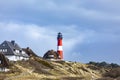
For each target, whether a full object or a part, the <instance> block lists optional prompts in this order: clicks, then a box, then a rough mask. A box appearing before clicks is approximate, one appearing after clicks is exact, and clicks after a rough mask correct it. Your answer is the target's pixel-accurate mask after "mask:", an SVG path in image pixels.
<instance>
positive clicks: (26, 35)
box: [0, 22, 84, 56]
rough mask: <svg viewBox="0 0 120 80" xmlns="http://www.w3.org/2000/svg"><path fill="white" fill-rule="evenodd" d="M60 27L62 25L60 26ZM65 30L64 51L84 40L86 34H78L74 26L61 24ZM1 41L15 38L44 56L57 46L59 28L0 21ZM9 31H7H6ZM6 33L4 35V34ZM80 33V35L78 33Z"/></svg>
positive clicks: (69, 50) (71, 48) (67, 51)
mask: <svg viewBox="0 0 120 80" xmlns="http://www.w3.org/2000/svg"><path fill="white" fill-rule="evenodd" d="M59 27H60V26H59ZM60 28H61V30H63V36H64V38H63V48H64V53H65V54H66V55H67V53H69V52H71V51H72V50H73V48H74V47H75V46H76V45H77V43H82V42H83V41H84V36H82V35H81V34H78V33H79V32H78V31H77V30H76V27H74V26H66V28H65V26H61V27H60ZM0 30H1V31H3V32H0V36H1V39H0V42H2V41H3V40H13V39H15V40H16V41H18V43H21V44H20V45H22V46H24V47H27V46H30V47H31V48H32V49H33V50H34V51H35V52H37V53H38V54H39V55H40V56H42V55H43V54H44V53H45V52H46V51H47V50H49V49H54V50H56V48H57V39H56V37H57V33H58V32H59V29H55V28H54V27H51V28H49V27H46V26H38V25H35V24H16V23H2V22H1V23H0ZM6 32H7V33H6ZM3 34H4V35H3ZM76 34H78V35H76Z"/></svg>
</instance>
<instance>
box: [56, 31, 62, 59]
mask: <svg viewBox="0 0 120 80" xmlns="http://www.w3.org/2000/svg"><path fill="white" fill-rule="evenodd" d="M62 39H63V37H62V33H60V32H59V33H58V36H57V43H58V44H57V52H58V54H59V58H60V59H63V49H62Z"/></svg>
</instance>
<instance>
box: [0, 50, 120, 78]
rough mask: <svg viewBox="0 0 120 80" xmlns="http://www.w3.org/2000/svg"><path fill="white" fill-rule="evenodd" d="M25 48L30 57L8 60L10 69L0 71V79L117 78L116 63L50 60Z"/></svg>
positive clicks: (117, 67)
mask: <svg viewBox="0 0 120 80" xmlns="http://www.w3.org/2000/svg"><path fill="white" fill-rule="evenodd" d="M25 50H26V51H28V53H29V55H31V57H30V59H29V60H27V61H25V60H22V61H17V62H10V63H9V69H10V71H9V72H0V80H114V79H116V80H119V76H120V68H119V66H118V65H116V64H107V63H105V62H102V63H95V62H90V63H88V64H82V63H78V62H70V61H62V60H59V61H51V60H45V59H43V58H41V57H38V56H36V54H35V53H34V54H33V51H32V50H30V49H28V50H27V49H25ZM102 77H103V78H102Z"/></svg>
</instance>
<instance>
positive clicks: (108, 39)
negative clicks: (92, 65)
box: [0, 0, 120, 62]
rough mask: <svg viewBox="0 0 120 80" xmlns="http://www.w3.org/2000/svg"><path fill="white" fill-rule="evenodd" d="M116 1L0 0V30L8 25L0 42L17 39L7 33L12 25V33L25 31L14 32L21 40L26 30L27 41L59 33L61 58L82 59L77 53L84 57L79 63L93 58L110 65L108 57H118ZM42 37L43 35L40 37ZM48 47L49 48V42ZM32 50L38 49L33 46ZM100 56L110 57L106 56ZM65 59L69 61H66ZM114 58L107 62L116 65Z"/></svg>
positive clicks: (117, 6) (117, 10) (119, 33)
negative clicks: (61, 35) (62, 38)
mask: <svg viewBox="0 0 120 80" xmlns="http://www.w3.org/2000/svg"><path fill="white" fill-rule="evenodd" d="M119 2H120V1H112V0H97V1H96V0H74V1H73V0H59V1H58V0H19V1H18V0H9V1H8V0H0V22H1V24H0V28H1V29H4V28H3V27H2V26H8V27H7V28H8V33H10V35H9V36H8V35H7V34H5V31H6V30H3V31H1V34H5V35H4V36H3V38H1V39H0V40H4V39H12V38H13V39H17V40H19V39H21V38H19V37H17V36H15V37H13V34H14V33H15V31H12V30H11V29H10V30H9V28H11V27H12V26H14V27H12V29H13V30H14V29H18V27H20V26H21V28H20V29H19V30H22V29H26V30H27V31H26V33H17V34H18V36H21V37H22V38H25V37H26V35H27V32H29V31H30V33H31V36H28V38H32V40H36V39H38V41H39V38H40V37H41V38H43V39H48V38H49V37H48V36H50V35H48V34H49V33H48V32H49V30H51V32H53V33H54V36H56V33H57V32H59V31H61V32H63V33H64V38H65V39H64V46H65V49H66V50H65V52H66V55H65V59H67V60H75V59H74V58H73V57H71V56H69V55H68V54H69V53H71V55H73V56H74V57H76V58H77V59H76V60H78V61H79V59H80V60H82V59H81V58H78V54H79V56H80V57H84V59H83V60H82V61H84V62H86V61H90V60H96V59H98V60H100V61H102V60H106V61H109V62H111V61H110V59H109V58H112V57H111V56H113V54H114V57H115V56H118V55H119V54H118V53H119V52H120V51H119V48H120V46H119V39H120V37H119V36H120V27H119V25H120V23H119V22H120V14H119V13H120V10H119V8H120V5H119ZM11 22H12V24H11ZM10 24H11V25H12V26H11V25H10ZM21 24H23V25H21ZM16 26H18V27H16ZM28 26H29V29H28ZM31 26H32V27H31ZM36 26H37V27H36ZM24 27H27V28H24ZM33 27H34V28H33ZM31 28H32V30H31ZM36 29H38V30H43V31H44V30H45V32H40V31H38V30H37V31H36ZM34 30H35V31H34ZM11 31H12V32H11ZM23 32H24V31H23ZM53 33H52V34H53ZM44 34H46V35H45V36H44V37H42V36H43V35H44ZM50 34H51V33H50ZM32 35H33V36H32ZM1 36H2V35H1ZM5 36H7V37H5ZM33 38H34V39H33ZM25 39H26V38H25ZM43 39H41V40H40V41H42V40H43ZM26 40H27V39H26ZM38 41H36V42H38ZM51 41H53V40H51ZM22 42H24V41H23V40H22V41H21V43H22ZM46 42H47V40H46ZM35 44H37V43H35ZM48 44H50V45H51V43H48ZM52 44H54V43H52ZM32 45H34V44H31V46H32ZM112 45H113V46H112ZM38 46H39V45H38ZM45 47H47V46H45ZM35 48H36V49H38V48H37V47H35V45H34V49H35ZM48 48H50V47H48ZM36 49H35V50H36ZM77 53H78V54H77ZM88 53H89V55H88ZM84 54H85V55H84ZM104 54H110V55H109V56H108V57H107V55H105V56H104ZM68 56H69V57H70V59H68V58H67V57H68ZM99 56H100V57H99ZM87 57H89V58H88V59H87ZM118 58H119V57H118ZM118 58H116V60H113V59H114V58H113V59H111V60H113V61H114V62H117V61H118Z"/></svg>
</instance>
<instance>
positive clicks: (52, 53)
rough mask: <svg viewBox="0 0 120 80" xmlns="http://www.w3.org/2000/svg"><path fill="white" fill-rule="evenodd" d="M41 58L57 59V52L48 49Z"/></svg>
mask: <svg viewBox="0 0 120 80" xmlns="http://www.w3.org/2000/svg"><path fill="white" fill-rule="evenodd" d="M43 59H49V60H54V59H59V54H58V53H57V52H56V51H54V50H49V51H47V52H46V53H45V54H44V56H43Z"/></svg>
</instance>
